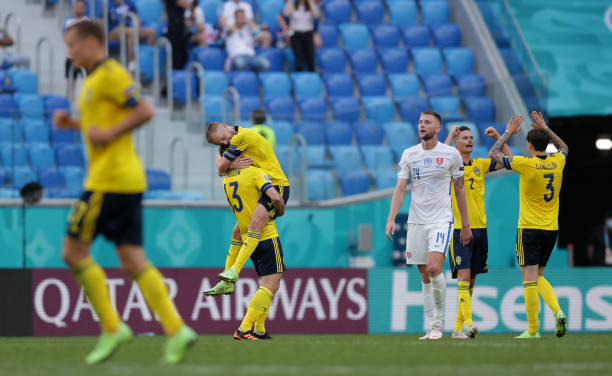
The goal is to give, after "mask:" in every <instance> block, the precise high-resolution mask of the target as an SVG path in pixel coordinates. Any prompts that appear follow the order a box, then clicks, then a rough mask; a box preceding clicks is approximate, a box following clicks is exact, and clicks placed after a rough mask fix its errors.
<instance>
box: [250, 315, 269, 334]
mask: <svg viewBox="0 0 612 376" xmlns="http://www.w3.org/2000/svg"><path fill="white" fill-rule="evenodd" d="M267 318H268V310H266V312H264V313H262V314H261V315H260V316H259V318H258V319H257V320H255V325H254V326H253V331H254V332H255V333H258V334H265V333H266V319H267Z"/></svg>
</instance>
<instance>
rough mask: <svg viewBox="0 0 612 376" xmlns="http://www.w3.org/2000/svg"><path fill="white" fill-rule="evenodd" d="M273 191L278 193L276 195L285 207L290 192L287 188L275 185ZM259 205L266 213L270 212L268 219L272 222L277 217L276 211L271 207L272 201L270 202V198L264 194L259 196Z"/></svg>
mask: <svg viewBox="0 0 612 376" xmlns="http://www.w3.org/2000/svg"><path fill="white" fill-rule="evenodd" d="M274 189H276V192H278V194H279V195H280V196H281V197H282V198H283V201H285V205H287V201H289V193H290V191H291V190H290V189H289V186H288V185H287V186H282V185H275V186H274ZM259 203H260V204H262V205H263V207H264V208H266V210H267V211H268V212H270V218H272V219H273V220H274V219H276V218H277V217H278V214H277V213H276V209H274V205H272V200H270V197H268V195H267V194H265V192H264V193H262V194H261V198H260V199H259Z"/></svg>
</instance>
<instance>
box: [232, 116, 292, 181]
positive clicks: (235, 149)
mask: <svg viewBox="0 0 612 376" xmlns="http://www.w3.org/2000/svg"><path fill="white" fill-rule="evenodd" d="M235 128H236V134H235V135H234V137H232V139H231V140H230V145H229V147H228V148H227V151H226V152H225V154H223V156H224V157H225V158H227V159H229V160H230V161H233V160H234V159H236V158H237V157H238V156H240V155H245V156H247V157H250V158H251V159H252V160H253V166H255V167H259V168H261V169H263V170H264V171H265V172H266V174H267V175H268V176H269V177H270V179H272V184H274V185H279V186H283V187H286V186H288V185H289V180H287V177H286V176H285V173H284V172H283V169H282V168H281V165H280V163H278V159H277V158H276V154H275V153H274V149H273V148H272V146H271V145H270V143H269V142H268V141H266V139H265V138H263V136H262V135H260V134H259V132H256V131H254V130H252V129H247V128H242V127H235Z"/></svg>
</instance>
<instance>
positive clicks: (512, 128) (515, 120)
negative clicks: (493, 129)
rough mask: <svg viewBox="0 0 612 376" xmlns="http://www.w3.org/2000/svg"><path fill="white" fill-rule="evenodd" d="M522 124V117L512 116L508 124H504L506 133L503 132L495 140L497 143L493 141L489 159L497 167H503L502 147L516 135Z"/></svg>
mask: <svg viewBox="0 0 612 376" xmlns="http://www.w3.org/2000/svg"><path fill="white" fill-rule="evenodd" d="M522 122H523V116H522V115H520V116H518V115H515V116H512V117H511V118H510V121H509V122H508V124H506V131H505V132H504V134H503V135H501V136H500V137H499V138H498V139H497V141H495V144H493V146H491V150H489V158H491V159H493V160H494V161H495V163H497V164H498V165H500V166H503V164H504V161H503V158H504V155H503V154H502V152H501V150H502V147H503V146H504V145H505V144H506V142H507V141H508V139H509V138H510V137H511V136H512V135H514V134H517V133H518V132H519V131H520V130H521V123H522Z"/></svg>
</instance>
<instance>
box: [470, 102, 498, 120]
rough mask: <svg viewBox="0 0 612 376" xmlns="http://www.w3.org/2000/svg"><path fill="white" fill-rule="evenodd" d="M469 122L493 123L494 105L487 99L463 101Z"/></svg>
mask: <svg viewBox="0 0 612 376" xmlns="http://www.w3.org/2000/svg"><path fill="white" fill-rule="evenodd" d="M463 101H464V103H465V107H466V109H467V112H468V116H469V117H470V120H471V121H473V122H475V123H480V122H485V121H486V122H493V121H495V104H494V103H493V100H491V98H489V97H468V98H464V99H463Z"/></svg>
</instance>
